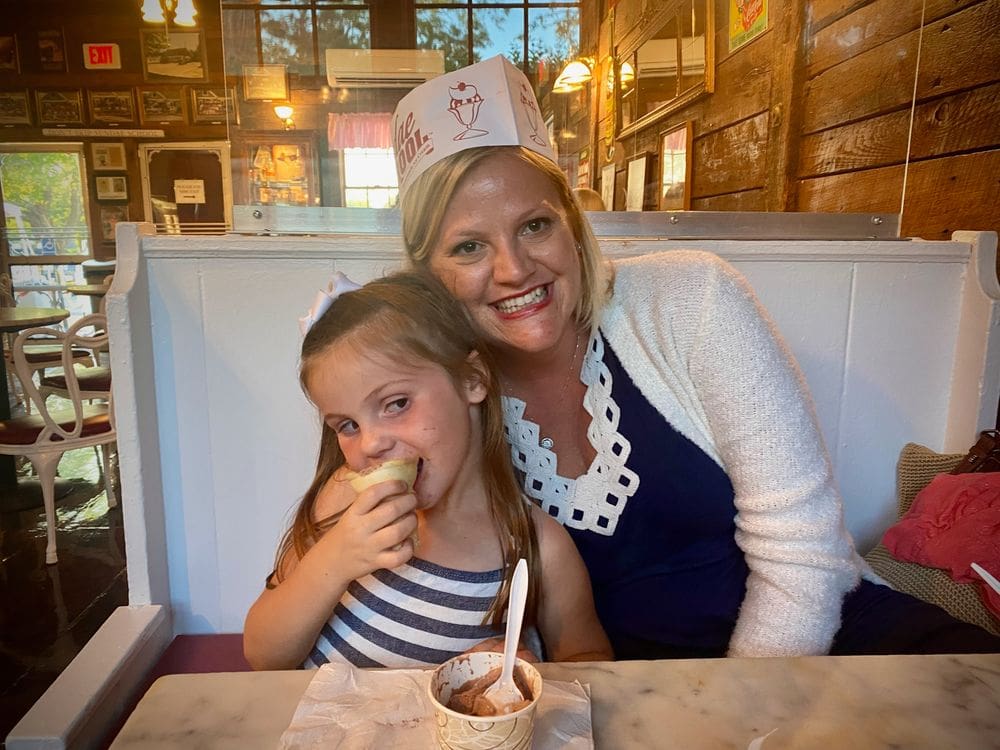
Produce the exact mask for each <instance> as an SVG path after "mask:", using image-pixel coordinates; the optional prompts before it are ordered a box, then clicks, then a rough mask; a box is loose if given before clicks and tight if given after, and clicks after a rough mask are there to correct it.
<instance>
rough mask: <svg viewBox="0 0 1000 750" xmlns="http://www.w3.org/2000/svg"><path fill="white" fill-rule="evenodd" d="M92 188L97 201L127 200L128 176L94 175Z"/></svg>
mask: <svg viewBox="0 0 1000 750" xmlns="http://www.w3.org/2000/svg"><path fill="white" fill-rule="evenodd" d="M94 188H95V191H96V193H97V200H99V201H127V200H128V178H126V177H125V175H116V176H114V177H95V178H94Z"/></svg>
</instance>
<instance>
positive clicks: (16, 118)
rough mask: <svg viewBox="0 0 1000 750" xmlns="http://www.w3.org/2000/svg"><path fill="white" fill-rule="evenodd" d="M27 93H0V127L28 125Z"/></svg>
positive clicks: (29, 112)
mask: <svg viewBox="0 0 1000 750" xmlns="http://www.w3.org/2000/svg"><path fill="white" fill-rule="evenodd" d="M30 124H31V110H30V109H28V92H27V90H25V91H0V125H30Z"/></svg>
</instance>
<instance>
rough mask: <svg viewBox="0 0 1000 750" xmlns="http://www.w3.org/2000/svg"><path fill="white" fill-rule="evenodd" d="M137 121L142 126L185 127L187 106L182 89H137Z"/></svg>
mask: <svg viewBox="0 0 1000 750" xmlns="http://www.w3.org/2000/svg"><path fill="white" fill-rule="evenodd" d="M139 119H140V120H141V121H142V124H143V125H185V124H187V105H186V102H185V101H184V89H182V88H179V87H178V88H168V87H166V86H164V87H159V86H157V87H155V88H152V87H151V88H141V89H139Z"/></svg>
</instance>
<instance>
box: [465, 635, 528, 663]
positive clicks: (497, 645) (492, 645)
mask: <svg viewBox="0 0 1000 750" xmlns="http://www.w3.org/2000/svg"><path fill="white" fill-rule="evenodd" d="M503 640H504V639H503V638H502V637H497V638H487V639H486V640H485V641H480V642H479V643H477V644H476V645H475V646H473V647H472V648H470V649H469V650H468V651H466V652H465V653H467V654H472V653H475V652H476V651H494V652H496V653H498V654H502V653H503ZM517 658H518V659H523V660H524V661H527V662H531V663H532V664H536V663H537V662H538V657H537V656H535V654H534V653H533V652H532V651H530V650H529V649H528V648H527V647H525V645H524V642H523V641H522V642H521V643H518V644H517Z"/></svg>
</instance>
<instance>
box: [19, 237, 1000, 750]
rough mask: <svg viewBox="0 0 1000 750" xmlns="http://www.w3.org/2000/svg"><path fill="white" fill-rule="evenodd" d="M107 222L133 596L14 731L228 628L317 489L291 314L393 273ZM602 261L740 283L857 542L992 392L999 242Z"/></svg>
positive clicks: (313, 436)
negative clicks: (805, 417) (827, 460)
mask: <svg viewBox="0 0 1000 750" xmlns="http://www.w3.org/2000/svg"><path fill="white" fill-rule="evenodd" d="M151 232H152V227H151V226H150V225H144V224H125V225H119V230H118V259H117V272H116V274H115V280H114V284H113V286H112V287H111V290H110V292H109V294H108V296H107V311H108V318H109V326H110V331H111V342H112V348H111V355H112V367H113V372H114V388H115V408H116V413H117V417H118V430H119V454H120V468H121V478H122V492H121V497H122V504H123V512H124V522H125V541H126V555H127V565H128V582H129V606H127V607H121V608H119V609H118V610H117V611H116V612H115V613H114V614H113V615H112V616H111V617H110V618H109V620H108V621H107V622H106V623H105V624H104V625H103V626H102V627H101V629H100V630H99V631H98V633H97V634H96V635H95V636H94V638H93V639H92V640H91V641H90V642H89V643H88V644H87V645H86V647H85V648H84V649H83V651H82V652H81V653H80V654H79V655H78V657H77V658H76V659H75V660H74V661H73V662H72V664H71V665H70V666H69V667H68V668H67V669H66V670H65V672H64V673H63V674H62V675H61V676H60V677H59V678H58V679H57V680H56V682H55V683H54V684H53V685H52V687H51V688H50V689H49V691H48V692H47V693H46V694H45V695H44V696H43V697H42V699H41V700H40V701H39V702H38V703H37V704H36V705H35V706H34V707H33V708H32V709H31V711H30V712H29V713H28V714H27V715H26V716H25V717H24V719H23V720H22V721H21V722H20V724H18V726H17V727H15V729H14V731H13V732H12V733H11V735H10V736H9V737H8V740H7V747H8V748H9V750H24V748H43V747H44V748H62V747H91V746H93V745H94V744H95V743H97V742H98V741H99V739H100V738H101V737H102V736H103V735H104V734H105V733H106V732H107V730H108V728H109V727H110V726H113V725H114V723H115V721H116V719H117V716H118V715H119V714H120V713H121V711H122V709H123V706H126V705H128V704H129V702H130V700H132V699H134V693H135V691H136V690H137V686H138V685H140V684H141V682H142V680H143V677H144V676H145V675H146V674H147V673H148V671H149V670H150V668H151V666H152V665H153V664H154V663H155V662H156V661H157V659H158V658H159V657H160V655H161V654H162V652H163V651H164V649H165V648H166V646H167V645H168V643H169V642H170V641H171V639H172V638H173V637H174V636H175V635H177V634H190V633H238V632H240V631H242V628H243V618H244V616H245V613H246V611H247V608H248V607H249V605H250V603H251V602H252V601H253V599H254V597H255V596H256V595H257V593H258V592H259V591H260V589H261V587H262V586H263V583H264V578H265V576H266V575H267V574H268V572H269V571H270V570H271V566H272V562H273V556H274V551H275V548H276V545H277V542H278V539H279V537H280V535H281V532H282V530H283V529H284V528H285V526H286V524H287V522H288V520H289V519H290V514H291V511H292V510H293V508H294V507H295V505H296V503H297V502H298V499H299V497H300V496H301V495H302V493H303V492H304V490H305V489H306V487H307V486H308V484H309V481H310V478H311V476H312V472H313V468H314V462H315V457H316V451H317V437H318V434H319V422H318V419H317V418H316V416H315V415H314V413H313V411H312V409H311V407H310V406H309V405H308V404H307V402H306V400H305V398H304V397H303V395H302V393H301V392H300V390H299V385H298V379H297V360H298V348H299V344H300V335H299V332H298V327H297V319H298V317H299V316H300V315H302V314H303V313H304V311H305V309H306V308H307V307H308V306H309V304H310V303H311V302H312V299H313V296H314V294H315V292H316V290H317V289H318V288H320V287H321V286H324V285H325V283H326V281H327V279H328V278H329V276H330V274H331V272H332V271H334V270H341V271H344V272H345V273H347V274H348V275H349V276H350V277H351V278H353V279H355V280H357V281H365V280H368V279H371V278H374V277H376V276H378V275H381V274H382V273H384V272H387V271H390V270H392V269H395V268H397V267H399V266H400V265H401V263H402V253H401V250H400V247H401V243H400V240H399V238H398V235H394V234H393V235H390V234H386V235H381V236H380V235H340V236H315V237H290V236H281V237H275V236H259V237H249V236H234V235H231V236H224V237H190V236H154V235H152V234H151ZM601 242H602V245H603V247H604V249H605V252H606V254H607V255H608V256H609V257H621V256H627V255H633V254H639V253H646V252H669V251H670V250H671V249H672V248H678V247H687V248H691V247H695V248H701V249H705V250H709V251H711V252H715V253H718V254H719V255H720V256H722V257H724V258H726V259H727V260H729V261H731V262H733V263H734V264H735V265H736V266H737V267H738V268H739V269H740V270H741V271H742V272H743V273H744V274H745V275H746V276H747V277H748V278H749V280H750V282H751V283H752V285H753V286H754V288H755V289H756V290H757V292H758V294H759V296H760V298H761V300H762V301H763V303H764V305H765V306H766V307H767V308H768V310H769V311H770V312H771V314H772V316H773V317H774V318H775V320H776V322H777V324H778V326H779V328H780V329H781V331H782V333H783V334H784V336H785V338H786V340H787V342H788V343H789V345H790V347H791V349H792V350H793V352H794V354H795V356H796V357H797V358H798V361H799V363H800V365H801V367H802V369H803V371H804V372H805V375H806V378H807V380H808V382H809V386H810V388H811V390H812V394H813V397H814V399H815V402H816V408H817V412H818V416H819V420H820V424H821V426H822V430H823V434H824V436H825V439H826V442H827V446H828V448H829V450H830V454H831V457H832V460H833V465H834V469H835V472H836V476H837V479H838V481H839V483H840V488H841V491H842V493H843V496H844V502H845V513H846V519H847V525H848V528H849V530H850V532H851V533H852V534H853V536H854V539H855V541H856V543H857V545H858V548H859V549H860V550H861V551H862V552H864V551H866V550H868V549H869V548H870V547H872V546H873V545H874V544H875V543H876V542H877V541H878V539H879V538H880V536H881V533H882V532H883V531H884V529H885V528H887V527H888V526H889V525H891V523H892V522H893V521H894V520H895V487H894V468H895V463H896V459H897V456H898V455H899V451H900V448H901V447H902V446H903V445H904V444H905V443H906V442H908V441H914V442H918V443H922V444H923V445H926V446H928V447H930V448H933V449H935V450H939V451H947V452H964V451H965V450H967V449H968V447H969V446H970V445H971V444H972V443H973V442H974V438H975V436H976V434H977V432H978V431H979V430H981V429H986V428H988V427H992V426H993V424H994V421H995V418H996V411H997V403H998V399H1000V323H998V321H1000V306H998V304H997V301H998V300H1000V288H998V284H997V278H996V273H995V262H996V249H997V237H996V234H995V233H992V232H979V233H977V232H958V233H956V234H955V236H954V238H953V240H952V241H950V242H925V241H921V240H910V241H900V240H851V241H845V240H796V241H779V240H740V241H736V240H724V241H723V240H699V241H691V240H685V241H676V240H667V239H662V238H655V237H654V238H649V237H642V238H637V237H631V238H620V239H607V238H606V239H602V240H601Z"/></svg>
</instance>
